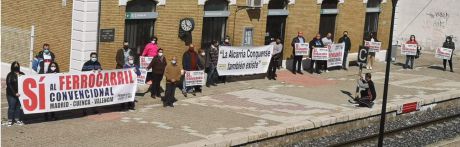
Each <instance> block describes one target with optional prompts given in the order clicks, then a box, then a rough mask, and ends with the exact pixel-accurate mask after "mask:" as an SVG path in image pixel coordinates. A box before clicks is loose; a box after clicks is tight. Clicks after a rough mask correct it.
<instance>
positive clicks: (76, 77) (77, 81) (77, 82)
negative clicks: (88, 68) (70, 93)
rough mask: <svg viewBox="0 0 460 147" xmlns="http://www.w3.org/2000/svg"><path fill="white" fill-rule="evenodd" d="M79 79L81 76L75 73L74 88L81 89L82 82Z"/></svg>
mask: <svg viewBox="0 0 460 147" xmlns="http://www.w3.org/2000/svg"><path fill="white" fill-rule="evenodd" d="M79 79H80V77H78V75H73V76H72V81H73V89H79V88H80V86H79V84H80V82H79Z"/></svg>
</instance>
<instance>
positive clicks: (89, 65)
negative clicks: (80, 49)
mask: <svg viewBox="0 0 460 147" xmlns="http://www.w3.org/2000/svg"><path fill="white" fill-rule="evenodd" d="M90 56H91V59H90V60H89V61H86V62H85V64H83V67H82V68H81V71H92V70H102V66H101V63H99V62H98V61H97V53H96V52H92V53H91V55H90Z"/></svg>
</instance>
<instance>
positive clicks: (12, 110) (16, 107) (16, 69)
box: [6, 61, 24, 126]
mask: <svg viewBox="0 0 460 147" xmlns="http://www.w3.org/2000/svg"><path fill="white" fill-rule="evenodd" d="M21 75H24V73H23V72H21V66H20V65H19V63H18V62H17V61H14V62H13V63H11V71H10V73H8V75H7V76H6V97H7V100H8V123H7V125H8V126H11V125H13V123H16V124H17V125H24V123H23V122H22V121H21V115H22V111H21V103H20V102H19V96H20V95H19V92H18V77H19V76H21ZM13 121H14V122H13Z"/></svg>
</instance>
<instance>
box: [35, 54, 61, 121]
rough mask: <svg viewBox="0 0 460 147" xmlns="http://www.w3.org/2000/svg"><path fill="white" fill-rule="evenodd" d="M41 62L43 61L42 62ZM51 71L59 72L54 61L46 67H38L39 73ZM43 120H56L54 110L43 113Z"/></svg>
mask: <svg viewBox="0 0 460 147" xmlns="http://www.w3.org/2000/svg"><path fill="white" fill-rule="evenodd" d="M42 63H43V62H42ZM44 71H46V72H44ZM52 73H59V66H58V64H57V63H56V62H51V63H50V64H49V66H48V69H46V70H45V69H42V68H40V72H39V74H52ZM45 120H46V121H48V120H57V118H56V116H55V113H54V112H47V113H45Z"/></svg>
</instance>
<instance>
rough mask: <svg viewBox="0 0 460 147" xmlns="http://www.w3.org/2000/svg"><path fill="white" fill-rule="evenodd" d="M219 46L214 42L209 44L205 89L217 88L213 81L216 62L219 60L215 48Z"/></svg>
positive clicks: (217, 51)
mask: <svg viewBox="0 0 460 147" xmlns="http://www.w3.org/2000/svg"><path fill="white" fill-rule="evenodd" d="M218 46H219V43H218V42H217V41H215V40H213V41H212V42H211V47H210V48H209V49H208V52H209V55H208V56H209V58H208V59H209V60H208V61H209V62H208V63H209V71H208V77H207V80H206V87H209V85H212V86H217V85H216V83H215V81H214V79H215V77H216V76H217V70H216V67H217V60H218V59H219V49H218V48H217V47H218Z"/></svg>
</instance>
